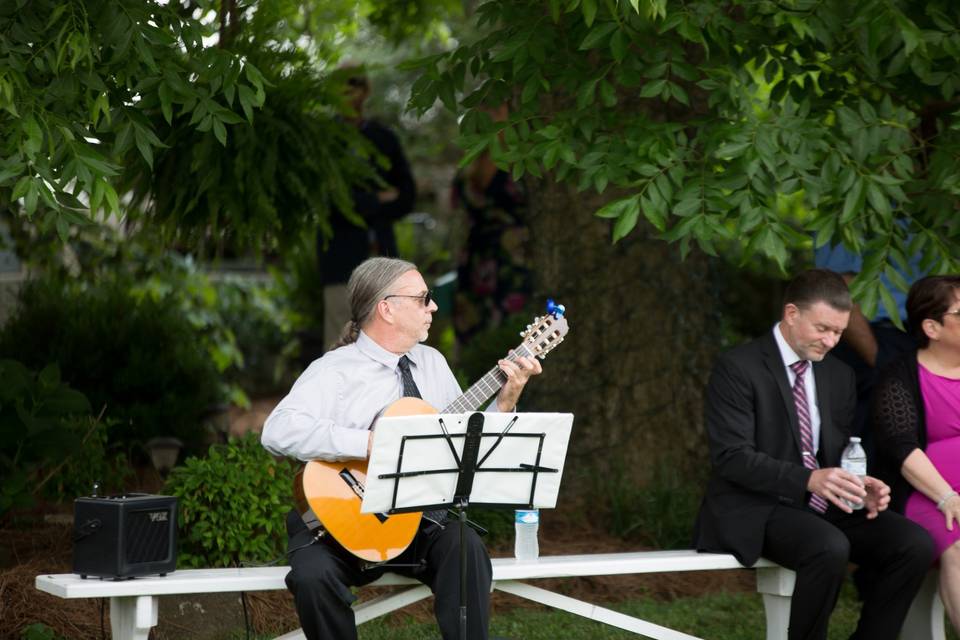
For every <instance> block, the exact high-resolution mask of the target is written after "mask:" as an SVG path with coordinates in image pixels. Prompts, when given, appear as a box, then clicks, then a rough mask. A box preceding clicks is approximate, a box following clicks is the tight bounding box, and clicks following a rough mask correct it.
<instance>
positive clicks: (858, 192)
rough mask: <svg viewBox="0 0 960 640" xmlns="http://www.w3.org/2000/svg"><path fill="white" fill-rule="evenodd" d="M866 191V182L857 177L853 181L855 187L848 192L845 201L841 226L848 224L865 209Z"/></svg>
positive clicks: (841, 215)
mask: <svg viewBox="0 0 960 640" xmlns="http://www.w3.org/2000/svg"><path fill="white" fill-rule="evenodd" d="M864 191H865V189H864V180H863V178H861V177H860V176H857V177H856V179H855V180H854V181H853V187H852V188H851V189H850V190H849V191H848V192H847V197H846V198H844V200H843V211H842V212H841V214H840V224H847V223H848V222H850V221H851V220H853V219H854V217H856V215H857V214H858V213H860V211H861V210H862V209H863V203H864Z"/></svg>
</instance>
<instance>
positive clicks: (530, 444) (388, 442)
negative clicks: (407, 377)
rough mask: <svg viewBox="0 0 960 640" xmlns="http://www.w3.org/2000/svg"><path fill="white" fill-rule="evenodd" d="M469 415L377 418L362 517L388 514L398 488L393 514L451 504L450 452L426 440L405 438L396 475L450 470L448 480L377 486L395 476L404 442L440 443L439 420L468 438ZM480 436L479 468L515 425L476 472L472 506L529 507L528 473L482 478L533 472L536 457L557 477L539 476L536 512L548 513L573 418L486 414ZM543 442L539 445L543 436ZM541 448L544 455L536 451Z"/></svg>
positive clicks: (433, 477)
mask: <svg viewBox="0 0 960 640" xmlns="http://www.w3.org/2000/svg"><path fill="white" fill-rule="evenodd" d="M470 415H472V413H456V414H432V415H419V416H403V417H395V418H381V419H380V420H378V421H377V426H376V431H375V434H374V438H373V451H372V453H371V456H370V461H369V464H368V466H367V482H366V487H365V493H364V500H363V506H362V507H361V511H362V512H363V513H385V512H387V511H389V510H390V508H391V507H392V506H393V505H394V488H395V487H396V488H397V495H396V507H397V508H403V507H416V506H421V505H433V504H449V503H451V502H452V501H453V497H454V495H453V494H454V491H455V490H456V486H457V471H456V461H455V459H454V457H453V454H452V453H451V451H450V445H449V444H448V443H447V440H446V439H445V438H443V437H439V438H429V439H411V438H409V437H408V438H407V440H406V442H405V443H404V444H403V451H402V456H403V457H402V460H401V461H400V462H401V466H400V472H410V471H423V470H442V469H449V470H451V471H450V472H449V473H439V474H429V475H419V476H415V477H406V478H401V479H400V480H399V484H398V485H396V484H395V483H396V480H395V479H393V478H386V479H380V478H379V476H380V475H381V474H390V473H395V472H396V471H397V461H398V458H399V457H400V455H401V451H400V447H401V443H402V442H403V438H404V436H423V435H437V436H440V435H442V433H443V431H442V429H441V427H440V422H439V421H440V420H441V419H442V420H443V423H444V425H445V426H446V428H447V431H448V432H449V433H450V434H451V435H455V434H463V433H465V432H466V430H467V419H468V418H469V417H470ZM483 417H484V423H483V436H482V438H481V440H480V453H479V455H478V457H477V461H478V462H479V461H480V460H483V459H484V457H485V456H486V455H487V453H488V452H489V451H490V450H491V448H493V447H494V445H495V443H496V442H497V438H498V437H499V435H500V434H501V433H502V432H503V430H504V428H506V427H507V425H509V424H510V423H511V421H513V420H514V419H516V423H515V424H514V425H513V426H512V427H511V428H510V430H509V431H508V432H507V436H506V437H504V438H503V440H501V441H500V444H499V445H497V446H496V448H495V449H494V450H493V453H491V454H490V457H489V458H487V459H486V460H484V462H483V464H482V465H480V471H479V472H478V473H477V474H476V475H475V476H474V480H473V491H472V492H471V496H470V503H471V504H476V503H490V504H522V505H526V504H528V503H529V502H530V498H531V492H532V491H533V483H534V474H533V473H529V472H484V471H483V469H491V468H506V469H517V468H519V467H520V465H521V464H528V465H535V464H537V452H538V450H539V451H540V460H539V464H540V466H541V467H547V468H551V469H556V470H557V472H556V473H549V472H540V473H537V474H536V490H535V493H534V495H533V506H534V507H536V508H538V509H552V508H553V507H555V506H556V504H557V493H558V492H559V490H560V480H561V477H562V476H563V463H564V459H565V458H566V454H567V443H568V442H569V440H570V430H571V428H572V425H573V414H570V413H484V414H483ZM541 435H542V436H543V437H542V438H541V437H540V436H541ZM541 442H542V449H541ZM463 444H464V438H462V437H461V438H453V445H454V448H455V450H456V452H457V456H460V455H461V454H462V451H463Z"/></svg>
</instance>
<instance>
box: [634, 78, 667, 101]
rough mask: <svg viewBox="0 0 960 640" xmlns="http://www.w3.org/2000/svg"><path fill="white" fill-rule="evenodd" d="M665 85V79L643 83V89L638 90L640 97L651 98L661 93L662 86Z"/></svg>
mask: <svg viewBox="0 0 960 640" xmlns="http://www.w3.org/2000/svg"><path fill="white" fill-rule="evenodd" d="M666 86H667V81H666V80H665V79H660V80H652V81H650V82H647V83H645V84H644V85H643V89H641V90H640V97H641V98H652V97H654V96H659V95H660V94H661V93H663V90H664V88H665V87H666Z"/></svg>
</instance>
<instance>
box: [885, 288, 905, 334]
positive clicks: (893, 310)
mask: <svg viewBox="0 0 960 640" xmlns="http://www.w3.org/2000/svg"><path fill="white" fill-rule="evenodd" d="M879 289H880V300H881V301H882V302H883V308H884V309H885V310H886V312H887V316H888V317H889V318H890V320H891V321H892V322H893V324H894V325H896V327H897V328H898V329H900V330H901V331H903V330H904V328H903V320H902V319H901V318H900V308H899V307H898V306H897V301H896V300H894V299H893V295H891V294H890V291H889V290H888V289H887V288H886V287H885V286H883V285H882V284H881V285H880V286H879Z"/></svg>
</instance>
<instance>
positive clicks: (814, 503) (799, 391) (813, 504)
mask: <svg viewBox="0 0 960 640" xmlns="http://www.w3.org/2000/svg"><path fill="white" fill-rule="evenodd" d="M809 365H810V363H809V362H808V361H807V360H798V361H796V362H794V363H793V364H791V365H790V368H791V369H793V372H794V373H795V374H797V379H796V380H794V382H793V404H794V405H795V406H796V408H797V422H798V423H799V424H800V447H801V449H803V451H802V453H803V466H805V467H806V468H807V469H817V468H819V466H820V465H819V463H818V462H817V456H816V454H815V453H814V451H813V423H812V421H811V419H810V403H808V402H807V387H806V385H804V383H803V380H804V374H806V372H807V367H809ZM810 508H811V509H813V510H814V511H818V512H820V513H823V512H824V511H826V510H827V501H826V500H825V499H824V498H822V497H820V496H818V495H817V494H815V493H811V494H810Z"/></svg>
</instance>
